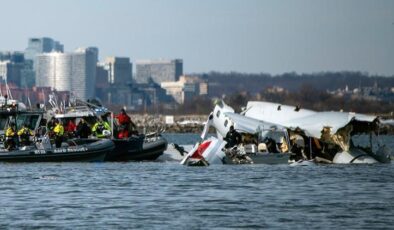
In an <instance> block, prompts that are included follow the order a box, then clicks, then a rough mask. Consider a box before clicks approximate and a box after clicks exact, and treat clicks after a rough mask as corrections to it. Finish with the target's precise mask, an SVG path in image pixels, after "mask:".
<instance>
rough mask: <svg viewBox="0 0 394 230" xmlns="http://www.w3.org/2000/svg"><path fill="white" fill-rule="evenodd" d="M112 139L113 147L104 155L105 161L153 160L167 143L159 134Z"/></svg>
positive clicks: (161, 152) (159, 154)
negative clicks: (147, 136)
mask: <svg viewBox="0 0 394 230" xmlns="http://www.w3.org/2000/svg"><path fill="white" fill-rule="evenodd" d="M112 141H113V142H114V144H115V149H114V150H113V151H112V152H111V153H109V154H108V155H107V156H106V158H105V161H153V160H156V159H157V158H158V157H160V156H161V155H162V154H163V153H164V151H165V150H166V149H167V144H168V143H167V140H166V139H165V138H163V137H161V136H157V137H150V138H146V137H144V136H138V137H131V138H129V139H112Z"/></svg>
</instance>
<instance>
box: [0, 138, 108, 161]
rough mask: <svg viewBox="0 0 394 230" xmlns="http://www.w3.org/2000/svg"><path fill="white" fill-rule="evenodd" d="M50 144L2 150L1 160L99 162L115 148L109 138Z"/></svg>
mask: <svg viewBox="0 0 394 230" xmlns="http://www.w3.org/2000/svg"><path fill="white" fill-rule="evenodd" d="M48 142H49V140H48ZM48 144H49V147H48V145H47V146H46V147H44V145H43V144H42V143H36V144H35V145H30V146H25V147H21V148H17V149H15V150H12V151H8V150H5V149H3V150H0V162H69V161H78V162H80V161H84V162H86V161H87V162H99V161H103V160H104V159H105V156H106V154H107V153H109V152H111V151H113V149H114V148H115V146H114V144H113V142H112V141H110V140H107V139H102V140H99V139H96V140H94V139H78V140H70V141H68V142H66V143H63V145H62V147H60V148H52V147H51V144H50V143H48Z"/></svg>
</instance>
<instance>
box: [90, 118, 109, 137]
mask: <svg viewBox="0 0 394 230" xmlns="http://www.w3.org/2000/svg"><path fill="white" fill-rule="evenodd" d="M105 131H107V132H105ZM92 132H93V134H94V135H95V136H96V137H98V138H105V137H108V133H111V127H110V126H109V124H108V122H106V121H103V119H102V118H101V117H100V118H99V119H98V121H97V122H96V124H94V126H93V128H92ZM106 133H107V134H106Z"/></svg>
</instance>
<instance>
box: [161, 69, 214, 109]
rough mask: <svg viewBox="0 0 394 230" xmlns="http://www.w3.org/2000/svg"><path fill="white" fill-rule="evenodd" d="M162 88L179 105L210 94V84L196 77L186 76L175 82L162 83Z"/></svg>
mask: <svg viewBox="0 0 394 230" xmlns="http://www.w3.org/2000/svg"><path fill="white" fill-rule="evenodd" d="M161 88H163V89H165V90H166V94H167V95H171V96H172V97H173V98H174V100H175V101H176V102H177V103H178V104H184V103H188V102H190V101H191V100H192V99H193V97H195V96H198V95H207V94H208V83H207V82H206V81H204V80H203V79H201V78H199V77H196V76H184V75H182V76H181V77H180V78H179V81H175V82H162V83H161Z"/></svg>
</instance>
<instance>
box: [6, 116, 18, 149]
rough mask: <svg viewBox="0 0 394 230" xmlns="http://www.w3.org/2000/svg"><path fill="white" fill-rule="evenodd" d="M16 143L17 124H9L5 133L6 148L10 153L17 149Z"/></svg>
mask: <svg viewBox="0 0 394 230" xmlns="http://www.w3.org/2000/svg"><path fill="white" fill-rule="evenodd" d="M16 142H17V135H16V131H15V123H13V122H11V123H9V125H8V128H7V130H6V132H5V142H4V148H6V149H7V150H8V151H11V150H14V149H15V148H16Z"/></svg>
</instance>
